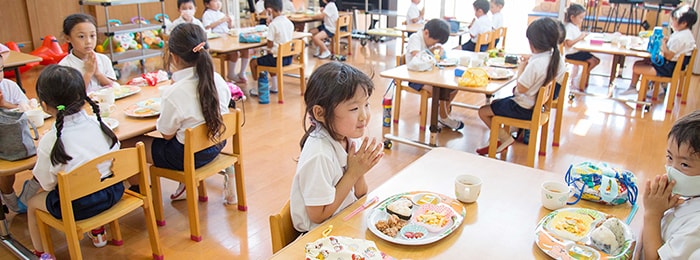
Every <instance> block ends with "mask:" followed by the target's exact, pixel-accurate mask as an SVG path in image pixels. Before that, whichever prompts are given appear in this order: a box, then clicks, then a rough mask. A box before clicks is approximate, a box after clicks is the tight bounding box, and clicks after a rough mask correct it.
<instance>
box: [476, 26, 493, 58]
mask: <svg viewBox="0 0 700 260" xmlns="http://www.w3.org/2000/svg"><path fill="white" fill-rule="evenodd" d="M492 34H493V31H490V32H485V33H481V34H479V35H478V36H476V43H475V46H474V52H477V53H478V52H479V51H481V46H482V45H489V38H492V36H491V35H492Z"/></svg>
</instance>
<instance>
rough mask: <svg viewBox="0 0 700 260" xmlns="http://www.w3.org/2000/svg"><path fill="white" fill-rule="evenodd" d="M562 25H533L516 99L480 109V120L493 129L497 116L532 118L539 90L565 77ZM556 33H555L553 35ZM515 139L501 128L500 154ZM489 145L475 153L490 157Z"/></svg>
mask: <svg viewBox="0 0 700 260" xmlns="http://www.w3.org/2000/svg"><path fill="white" fill-rule="evenodd" d="M558 23H559V22H557V21H555V20H554V19H551V18H540V19H537V20H535V21H534V22H532V23H531V24H530V25H529V26H528V27H527V31H526V33H525V34H526V37H527V40H528V42H529V43H530V50H531V51H532V53H533V54H532V56H530V57H529V58H527V59H525V60H524V61H522V62H521V63H520V64H519V66H518V75H519V77H518V79H517V84H516V86H515V89H514V91H513V96H510V97H507V98H503V99H497V100H494V101H493V102H492V103H491V104H489V105H484V106H482V107H481V108H479V118H481V120H482V121H484V123H485V124H486V126H487V127H489V129H490V128H491V119H492V118H493V117H494V116H505V117H511V118H516V119H522V120H530V119H531V118H532V112H533V109H541V108H534V106H535V101H536V99H537V93H538V92H539V90H540V88H541V87H542V86H543V85H544V84H547V83H549V82H550V81H551V80H552V79H557V81H560V80H561V77H563V76H564V72H565V65H564V61H563V60H562V58H561V54H559V44H558V41H559V38H560V37H559V25H558ZM552 32H554V33H552ZM514 141H515V140H514V139H513V137H511V136H510V134H509V133H508V132H507V131H506V130H504V129H502V128H501V129H500V131H499V132H498V147H497V149H496V152H497V153H500V152H501V151H503V150H504V149H506V148H508V146H510V145H511V144H513V142H514ZM488 152H489V146H486V147H482V148H479V149H477V150H476V153H477V154H480V155H484V154H488Z"/></svg>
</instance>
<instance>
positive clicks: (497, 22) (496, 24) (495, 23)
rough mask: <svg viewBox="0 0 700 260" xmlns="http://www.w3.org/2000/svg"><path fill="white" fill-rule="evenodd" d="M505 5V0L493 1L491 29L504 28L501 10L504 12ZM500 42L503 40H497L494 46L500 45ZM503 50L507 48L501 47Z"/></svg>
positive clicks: (491, 6)
mask: <svg viewBox="0 0 700 260" xmlns="http://www.w3.org/2000/svg"><path fill="white" fill-rule="evenodd" d="M504 5H505V2H504V1H503V0H491V5H490V8H491V9H490V11H491V28H493V30H496V29H500V28H501V27H503V13H501V10H503V6H504ZM499 41H501V38H498V39H496V43H495V44H494V46H496V45H498V42H499ZM501 48H505V46H501Z"/></svg>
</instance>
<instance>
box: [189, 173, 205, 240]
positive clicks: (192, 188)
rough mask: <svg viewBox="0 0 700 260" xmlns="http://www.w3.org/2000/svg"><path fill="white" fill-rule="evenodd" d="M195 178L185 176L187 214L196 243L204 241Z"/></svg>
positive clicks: (191, 233)
mask: <svg viewBox="0 0 700 260" xmlns="http://www.w3.org/2000/svg"><path fill="white" fill-rule="evenodd" d="M196 185H197V184H196V183H195V180H194V177H193V176H185V192H186V193H187V195H186V196H187V199H186V200H187V213H188V215H189V220H190V239H192V240H193V241H195V242H199V241H202V234H201V233H200V232H199V208H198V207H197V200H196V199H195V198H196V196H197V187H196Z"/></svg>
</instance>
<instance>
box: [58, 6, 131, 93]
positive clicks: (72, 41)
mask: <svg viewBox="0 0 700 260" xmlns="http://www.w3.org/2000/svg"><path fill="white" fill-rule="evenodd" d="M63 36H64V37H65V39H66V42H68V51H69V52H70V54H68V55H66V57H65V58H63V59H62V60H61V61H60V62H59V63H58V65H63V66H69V67H72V68H75V69H77V70H78V71H80V72H81V73H83V80H84V81H85V86H86V90H87V92H93V91H96V90H99V89H100V88H102V87H112V84H114V81H115V80H116V79H117V76H116V74H115V73H114V68H113V67H112V61H111V60H110V59H109V57H107V55H104V54H101V53H96V52H95V45H96V44H97V24H96V23H95V18H93V17H92V16H89V15H86V14H72V15H69V16H68V17H66V19H64V20H63Z"/></svg>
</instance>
